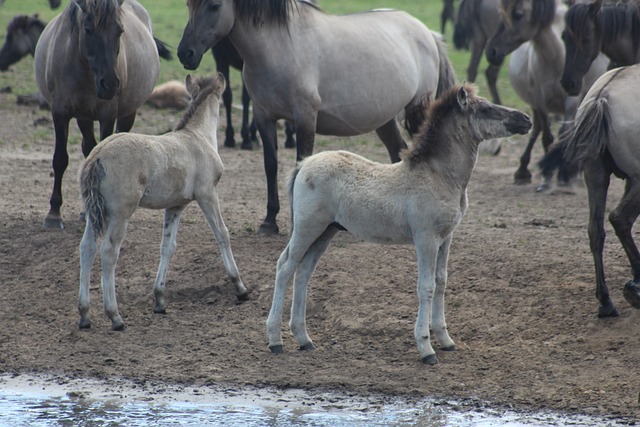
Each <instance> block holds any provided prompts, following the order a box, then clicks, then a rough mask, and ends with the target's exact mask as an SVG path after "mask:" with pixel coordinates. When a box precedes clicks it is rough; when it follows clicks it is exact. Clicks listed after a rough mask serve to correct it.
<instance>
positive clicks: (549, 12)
mask: <svg viewBox="0 0 640 427" xmlns="http://www.w3.org/2000/svg"><path fill="white" fill-rule="evenodd" d="M516 3H517V1H514V0H502V1H501V2H500V13H501V15H502V18H503V20H504V23H505V25H506V26H507V27H511V26H513V23H512V22H511V13H512V12H513V8H514V6H515V4H516ZM531 4H532V6H533V10H532V11H531V21H532V22H537V23H538V24H540V25H542V26H543V27H546V26H548V25H551V23H552V22H553V18H554V17H555V14H556V1H555V0H535V1H532V2H531Z"/></svg>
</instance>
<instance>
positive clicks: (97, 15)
mask: <svg viewBox="0 0 640 427" xmlns="http://www.w3.org/2000/svg"><path fill="white" fill-rule="evenodd" d="M85 4H86V8H87V10H88V12H89V13H90V14H91V15H93V28H94V29H95V30H101V29H104V28H106V26H107V24H109V23H111V22H113V20H114V19H117V20H118V21H119V20H120V18H121V14H122V8H121V7H120V6H119V4H118V2H117V0H86V2H85ZM64 13H66V16H67V19H69V21H70V22H71V31H72V32H75V31H76V30H78V28H79V25H81V22H79V21H78V15H79V14H80V8H79V7H78V6H77V5H76V4H74V2H73V1H70V2H69V6H67V9H66V11H65V12H64Z"/></svg>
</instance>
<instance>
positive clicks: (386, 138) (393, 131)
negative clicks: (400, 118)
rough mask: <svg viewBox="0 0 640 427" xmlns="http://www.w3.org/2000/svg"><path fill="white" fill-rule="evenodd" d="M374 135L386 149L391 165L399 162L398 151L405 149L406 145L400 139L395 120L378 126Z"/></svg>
mask: <svg viewBox="0 0 640 427" xmlns="http://www.w3.org/2000/svg"><path fill="white" fill-rule="evenodd" d="M376 134H378V138H380V140H381V141H382V143H383V144H384V146H385V147H387V151H388V152H389V157H390V158H391V161H392V162H393V163H397V162H399V161H400V151H401V150H403V149H405V148H407V144H406V143H405V142H404V139H402V135H401V134H400V129H398V123H397V122H396V119H395V118H393V119H391V120H390V121H388V122H387V123H385V124H384V125H382V126H380V127H379V128H378V129H376Z"/></svg>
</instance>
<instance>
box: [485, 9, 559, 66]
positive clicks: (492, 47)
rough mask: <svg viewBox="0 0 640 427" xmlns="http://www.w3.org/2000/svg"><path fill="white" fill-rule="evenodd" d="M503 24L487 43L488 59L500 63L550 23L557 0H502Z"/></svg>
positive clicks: (501, 16) (495, 63)
mask: <svg viewBox="0 0 640 427" xmlns="http://www.w3.org/2000/svg"><path fill="white" fill-rule="evenodd" d="M499 8H500V25H499V26H498V29H497V30H496V32H495V34H494V35H493V37H491V39H490V40H489V42H488V43H487V48H486V50H485V54H486V57H487V60H488V61H489V62H490V63H491V64H494V65H499V64H501V63H502V61H503V60H504V58H505V56H507V55H508V54H509V53H511V52H513V51H514V50H516V49H517V48H518V47H519V46H520V45H522V44H523V43H525V42H526V41H528V40H531V39H532V38H533V37H535V35H536V34H538V32H539V31H540V30H541V29H543V28H546V27H549V26H550V25H551V24H552V22H553V19H554V17H555V10H556V2H555V0H501V2H500V6H499Z"/></svg>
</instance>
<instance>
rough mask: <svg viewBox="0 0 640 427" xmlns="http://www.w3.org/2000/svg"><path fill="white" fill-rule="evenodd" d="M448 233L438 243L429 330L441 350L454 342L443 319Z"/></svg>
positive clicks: (449, 238)
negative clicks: (434, 289) (440, 242)
mask: <svg viewBox="0 0 640 427" xmlns="http://www.w3.org/2000/svg"><path fill="white" fill-rule="evenodd" d="M451 238H452V235H451V234H450V235H449V236H448V237H447V238H446V239H445V241H444V242H443V243H442V245H440V250H439V251H438V264H437V267H436V293H435V297H434V299H433V307H432V309H433V312H432V313H431V330H432V331H433V333H434V334H435V336H436V339H437V340H438V342H439V343H440V347H441V348H442V349H443V350H449V351H451V350H455V349H456V344H455V343H454V342H453V340H452V339H451V337H450V336H449V333H448V332H447V322H446V321H445V314H444V309H445V303H444V292H445V288H446V287H447V261H448V259H449V247H450V246H451Z"/></svg>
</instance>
